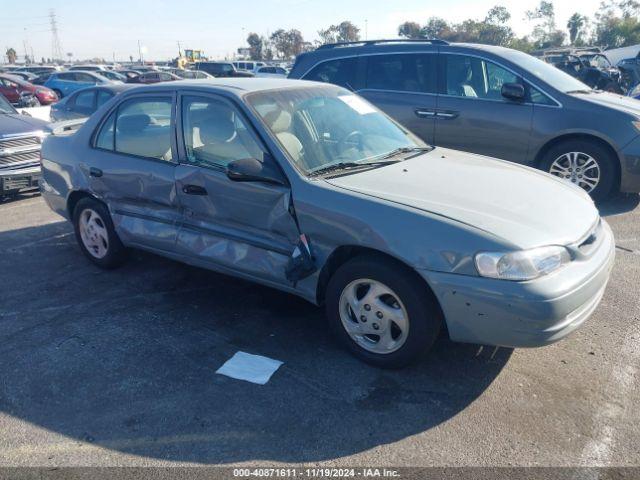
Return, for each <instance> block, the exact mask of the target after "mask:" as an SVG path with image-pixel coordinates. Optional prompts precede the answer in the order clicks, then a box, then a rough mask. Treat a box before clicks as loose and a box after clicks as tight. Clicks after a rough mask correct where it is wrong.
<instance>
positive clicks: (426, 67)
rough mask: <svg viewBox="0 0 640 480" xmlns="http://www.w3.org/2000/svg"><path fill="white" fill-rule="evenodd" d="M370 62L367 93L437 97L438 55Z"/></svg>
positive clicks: (387, 57) (401, 56) (375, 57)
mask: <svg viewBox="0 0 640 480" xmlns="http://www.w3.org/2000/svg"><path fill="white" fill-rule="evenodd" d="M366 58H367V81H366V88H367V89H375V90H395V91H401V92H418V93H436V78H437V66H436V65H437V62H436V58H437V57H436V55H432V54H413V53H412V54H394V55H371V56H368V57H366Z"/></svg>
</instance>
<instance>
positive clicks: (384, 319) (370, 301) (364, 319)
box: [339, 279, 409, 354]
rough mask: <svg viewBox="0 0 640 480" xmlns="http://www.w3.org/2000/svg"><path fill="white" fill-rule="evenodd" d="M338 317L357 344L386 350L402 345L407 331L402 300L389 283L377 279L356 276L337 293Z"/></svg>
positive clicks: (372, 348) (371, 350) (406, 320)
mask: <svg viewBox="0 0 640 480" xmlns="http://www.w3.org/2000/svg"><path fill="white" fill-rule="evenodd" d="M339 307H340V320H341V321H342V325H343V327H344V329H345V331H346V332H347V334H348V335H349V336H350V337H351V339H352V340H353V341H354V342H356V343H357V344H358V345H359V346H361V347H362V348H364V349H365V350H367V351H369V352H372V353H377V354H388V353H392V352H395V351H396V350H398V349H399V348H401V347H402V345H404V343H405V342H406V340H407V336H408V334H409V316H408V314H407V310H406V308H405V307H404V305H403V303H402V301H401V300H400V298H399V297H398V295H396V294H395V293H394V291H393V290H391V289H390V288H389V287H387V286H386V285H384V284H383V283H380V282H378V281H376V280H370V279H358V280H354V281H352V282H351V283H349V284H348V285H347V286H346V287H345V288H344V290H343V291H342V294H341V295H340V302H339Z"/></svg>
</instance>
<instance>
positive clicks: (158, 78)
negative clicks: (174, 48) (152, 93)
mask: <svg viewBox="0 0 640 480" xmlns="http://www.w3.org/2000/svg"><path fill="white" fill-rule="evenodd" d="M176 80H182V78H180V77H179V76H177V75H174V74H173V73H169V72H146V73H141V74H140V75H138V76H137V77H135V78H132V79H130V80H129V83H143V84H149V83H160V82H174V81H176Z"/></svg>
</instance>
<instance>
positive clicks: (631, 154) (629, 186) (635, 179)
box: [620, 137, 640, 193]
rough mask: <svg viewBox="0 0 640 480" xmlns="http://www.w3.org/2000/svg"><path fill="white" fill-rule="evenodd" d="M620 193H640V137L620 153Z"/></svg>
mask: <svg viewBox="0 0 640 480" xmlns="http://www.w3.org/2000/svg"><path fill="white" fill-rule="evenodd" d="M620 159H621V162H622V163H621V169H620V191H621V192H626V193H638V192H640V137H637V138H636V139H635V140H633V141H632V142H631V143H629V144H628V145H627V146H626V147H624V148H623V149H622V150H621V151H620Z"/></svg>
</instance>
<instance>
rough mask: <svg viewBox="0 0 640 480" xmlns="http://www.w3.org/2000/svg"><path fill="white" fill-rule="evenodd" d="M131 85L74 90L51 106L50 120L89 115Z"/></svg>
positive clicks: (56, 120)
mask: <svg viewBox="0 0 640 480" xmlns="http://www.w3.org/2000/svg"><path fill="white" fill-rule="evenodd" d="M133 86H134V85H130V84H126V83H117V84H113V85H105V86H99V87H88V88H83V89H82V90H76V91H75V92H73V93H72V94H70V95H69V96H67V97H65V98H63V99H62V100H60V101H59V102H58V103H56V104H54V105H52V106H51V111H50V116H51V121H52V122H61V121H66V120H74V119H76V118H86V117H89V116H91V115H92V114H93V112H95V111H96V110H97V109H98V108H100V107H101V106H102V105H104V104H105V103H107V102H108V101H109V100H111V99H112V98H113V97H115V96H116V95H118V94H119V93H121V92H124V91H125V90H128V89H130V88H132V87H133Z"/></svg>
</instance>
